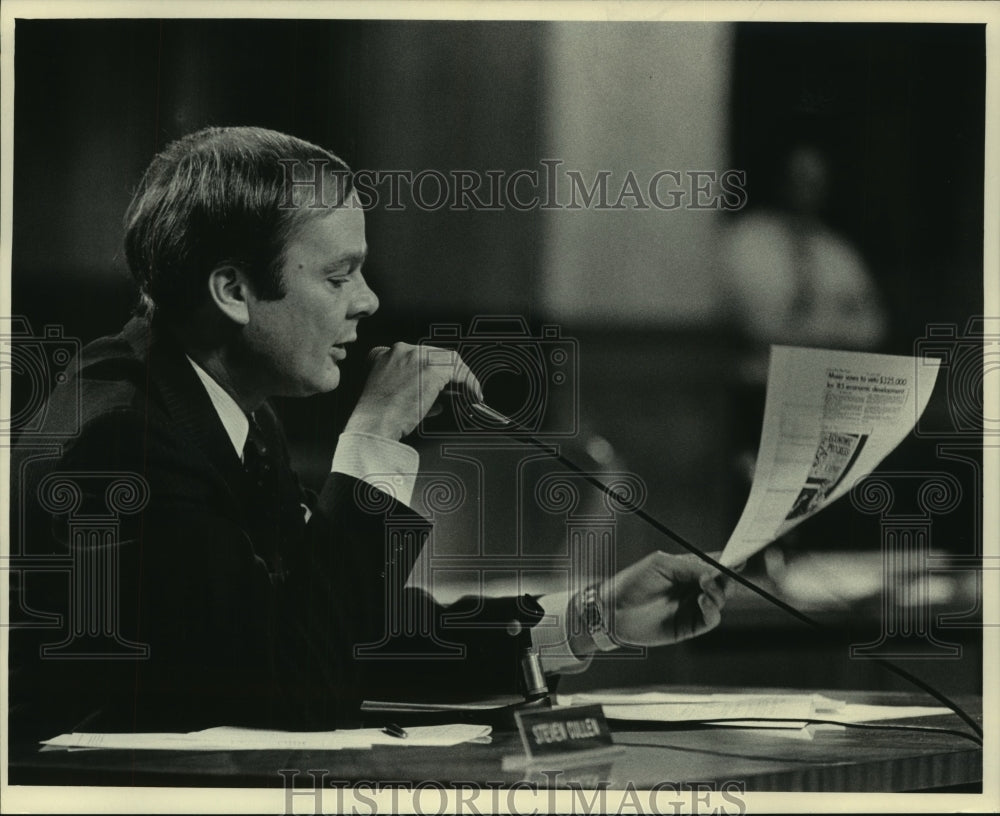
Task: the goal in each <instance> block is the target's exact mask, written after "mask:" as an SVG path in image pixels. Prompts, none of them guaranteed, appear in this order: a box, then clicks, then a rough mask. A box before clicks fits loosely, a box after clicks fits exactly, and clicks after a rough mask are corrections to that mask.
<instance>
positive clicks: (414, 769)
mask: <svg viewBox="0 0 1000 816" xmlns="http://www.w3.org/2000/svg"><path fill="white" fill-rule="evenodd" d="M668 690H673V691H697V692H700V693H711V692H713V691H736V690H737V689H732V688H730V689H723V688H706V687H701V688H698V689H692V688H690V687H685V688H682V689H681V688H676V687H672V688H670V689H668ZM739 691H746V692H755V691H758V692H761V693H768V692H774V691H775V690H774V689H739ZM784 691H785V692H793V690H791V689H784ZM815 691H817V690H815V689H813V690H809V691H803V692H800V693H812V692H815ZM821 693H823V694H826V695H827V696H831V697H835V698H838V699H844V700H847V701H849V702H858V703H872V704H889V705H893V704H894V705H935V704H936V703H934V702H933V701H931V700H929V699H928V698H927V697H926V696H923V695H918V694H912V693H906V692H878V693H873V692H845V691H837V690H832V691H831V690H823V691H822V692H821ZM958 702H959V704H960V705H962V707H963V708H964V709H965V710H966V711H967V712H968V713H969V714H970V715H972V716H973V717H975V718H976V719H977V721H978V722H980V723H981V722H982V701H981V698H978V697H970V696H964V697H962V698H960V699H959V700H958ZM891 722H893V723H897V724H921V725H929V726H938V727H946V728H952V729H956V730H968V727H967V726H965V725H964V724H963V723H962V722H961V721H960V720H959V718H958V717H957V716H939V717H928V718H920V719H914V720H893V721H891ZM611 726H612V730H613V732H614V739H615V743H616V745H618V746H620V749H621V750H620V753H618V754H617V755H615V756H613V757H611V758H608V759H606V760H604V761H601V762H598V763H595V764H593V765H590V766H583V767H582V768H576V769H557V768H549V767H546V766H545V765H544V764H543V765H540V766H537V767H535V768H530V767H529V768H516V767H510V760H509V759H508V761H507V763H506V764H505V762H504V758H505V757H508V758H510V757H517V756H518V755H520V754H521V747H520V742H519V739H518V737H517V734H516V732H512V731H495V732H494V738H493V742H492V744H490V745H477V744H464V745H460V746H456V747H453V748H407V747H405V746H400V747H395V746H391V747H390V746H376V747H375V748H373V749H372V750H368V751H347V750H345V751H233V752H175V751H85V752H74V753H66V752H55V751H50V752H37V751H34V750H28V751H21V752H16V753H15V754H14V755H12V756H11V759H10V763H9V765H8V768H9V781H10V784H12V785H115V786H148V785H152V786H196V787H264V788H287V787H288V786H289V785H290V784H294V785H295V786H298V787H302V788H307V789H308V788H312V787H313V786H314V784H315V780H316V775H314V774H311V773H308V771H326V772H327V773H326V774H325V775H324V774H319V777H320V779H321V783H322V786H324V787H326V788H333V787H336V786H338V785H343V784H348V783H358V782H373V781H376V780H382V781H385V780H394V781H408V782H410V783H416V782H433V783H437V784H440V785H442V786H445V787H448V786H454V785H457V784H459V783H461V784H466V783H473V782H474V783H478V784H483V785H489V786H507V785H514V784H516V783H518V782H522V781H524V780H532V781H534V782H537V783H539V784H540V785H541V786H542V787H550V786H555V787H569V788H572V787H573V786H574V785H579V786H581V787H583V788H584V789H591V788H594V787H597V786H598V785H599V783H607V784H608V787H609V788H610V789H611V790H619V789H623V788H626V787H628V786H631V787H632V788H635V789H637V790H648V789H650V788H653V787H654V786H656V785H661V786H664V785H666V786H674V787H677V786H683V785H684V784H693V783H707V784H711V785H714V786H716V789H718V788H719V787H720V786H722V785H724V784H726V783H733V784H735V785H741V786H743V787H742V789H743V790H746V791H749V792H755V791H815V792H849V791H876V792H889V791H930V790H941V789H949V788H950V789H961V790H962V791H963V792H975V791H976V785H977V783H981V781H982V778H983V762H982V749H981V748H980V747H979V746H977V745H975V744H974V743H972V742H970V741H968V740H966V739H963V738H961V737H959V736H955V735H951V734H940V733H928V732H921V731H910V732H904V731H891V730H870V729H865V730H861V729H853V728H847V729H844V730H831V731H827V730H818V731H816V732H815V734H814V736H813V738H812V739H811V740H808V741H807V740H800V739H792V738H789V737H787V736H781V735H779V734H776V733H773V734H772V733H766V732H762V731H761V730H760V729H754V730H752V731H746V730H742V729H735V728H719V727H691V726H685V727H680V728H673V727H672V728H664V727H662V725H636V724H623V723H615V722H612V723H611ZM282 770H285V771H286V773H285V774H281V773H279V771H282ZM293 771H298V772H299V773H298V774H294V773H293ZM299 795H301V794H299ZM665 795H666V794H665ZM327 807H328V808H329V807H332V802H331V803H330V804H329V805H327Z"/></svg>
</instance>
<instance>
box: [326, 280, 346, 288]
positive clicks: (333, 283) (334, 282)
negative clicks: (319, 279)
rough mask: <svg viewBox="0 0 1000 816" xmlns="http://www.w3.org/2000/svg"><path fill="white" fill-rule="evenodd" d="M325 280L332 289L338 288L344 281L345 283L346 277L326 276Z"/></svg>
mask: <svg viewBox="0 0 1000 816" xmlns="http://www.w3.org/2000/svg"><path fill="white" fill-rule="evenodd" d="M326 282H327V283H329V284H330V286H332V287H333V288H334V289H340V288H341V287H342V286H343V285H344V284H345V283H347V278H327V279H326Z"/></svg>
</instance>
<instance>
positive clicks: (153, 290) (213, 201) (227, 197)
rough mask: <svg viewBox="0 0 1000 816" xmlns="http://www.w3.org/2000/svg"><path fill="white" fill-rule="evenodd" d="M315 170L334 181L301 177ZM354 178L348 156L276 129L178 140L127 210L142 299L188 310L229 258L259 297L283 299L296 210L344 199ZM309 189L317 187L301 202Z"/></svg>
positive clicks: (220, 131)
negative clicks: (283, 273) (318, 181)
mask: <svg viewBox="0 0 1000 816" xmlns="http://www.w3.org/2000/svg"><path fill="white" fill-rule="evenodd" d="M320 174H321V175H320ZM313 178H321V179H322V184H323V186H324V187H325V188H326V189H325V190H324V189H323V187H317V186H314V185H313V184H311V183H308V184H306V183H303V180H304V179H305V180H309V181H311V180H312V179H313ZM292 180H295V181H296V183H295V184H292V183H291V182H292ZM352 186H353V185H352V177H351V172H350V168H348V166H347V165H346V164H345V163H344V161H343V160H342V159H340V158H338V157H337V156H335V155H334V154H333V153H330V152H329V151H328V150H324V149H323V148H321V147H317V146H316V145H314V144H310V143H309V142H306V141H304V140H302V139H298V138H296V137H294V136H287V135H285V134H283V133H278V132H276V131H273V130H265V129H263V128H256V127H226V128H206V129H204V130H199V131H197V132H196V133H191V134H188V135H187V136H184V137H183V138H181V139H178V140H177V141H175V142H172V143H171V144H169V145H168V146H167V147H166V148H165V149H164V150H163V152H161V153H160V154H159V155H157V156H156V158H154V159H153V161H152V163H151V164H150V166H149V168H148V169H147V170H146V172H145V174H144V175H143V177H142V181H141V182H140V183H139V187H138V189H137V190H136V192H135V195H134V196H133V198H132V203H131V204H130V205H129V208H128V211H127V212H126V214H125V257H126V259H127V261H128V266H129V269H130V270H131V272H132V276H133V277H134V278H135V280H136V282H137V283H138V284H139V289H140V297H141V306H143V307H145V310H146V311H147V312H148V313H151V312H152V311H153V309H155V310H156V311H158V312H160V313H162V314H163V315H164V316H169V317H171V318H183V317H184V316H185V315H187V314H189V313H190V312H191V311H192V310H193V309H194V308H195V307H196V306H197V305H198V304H199V303H200V302H201V299H202V298H203V297H205V295H206V288H205V281H206V280H207V279H208V275H209V273H210V272H211V271H212V270H213V269H215V268H217V267H219V266H221V265H224V264H232V265H233V266H237V267H239V268H240V269H242V270H244V271H245V272H246V274H247V275H248V276H249V278H250V280H251V282H252V284H253V286H254V289H255V293H256V294H257V296H258V297H261V298H264V299H269V300H278V299H280V298H281V297H282V296H283V295H284V288H283V285H282V280H281V267H282V264H283V262H284V245H285V242H286V240H287V238H288V235H289V233H290V231H291V228H292V225H293V223H294V219H295V217H296V215H297V214H298V213H301V212H306V213H309V212H317V213H318V212H322V211H323V209H324V208H326V210H327V211H329V208H331V207H334V206H339V205H340V204H342V203H343V202H344V201H346V200H347V197H348V195H349V194H350V191H351V189H352ZM302 193H312V196H311V197H310V198H309V199H308V200H307V201H306V202H303V201H302V198H303V196H302Z"/></svg>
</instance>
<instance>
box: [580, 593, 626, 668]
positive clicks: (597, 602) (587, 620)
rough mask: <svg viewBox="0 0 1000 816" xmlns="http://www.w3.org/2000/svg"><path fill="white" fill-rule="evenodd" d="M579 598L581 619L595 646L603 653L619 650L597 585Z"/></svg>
mask: <svg viewBox="0 0 1000 816" xmlns="http://www.w3.org/2000/svg"><path fill="white" fill-rule="evenodd" d="M578 597H579V604H580V619H581V620H582V621H583V625H584V626H585V627H586V628H587V633H588V634H589V635H590V637H591V639H592V640H593V641H594V645H595V646H596V647H597V648H598V649H599V650H600V651H602V652H610V651H611V650H612V649H617V648H618V644H617V643H615V642H614V641H613V640H612V639H611V633H610V632H609V631H608V624H607V619H606V618H605V616H604V604H603V603H601V596H600V593H599V592H598V591H597V584H591V585H590V586H589V587H587V588H586V589H585V590H583V592H581V593H580V595H579V596H578Z"/></svg>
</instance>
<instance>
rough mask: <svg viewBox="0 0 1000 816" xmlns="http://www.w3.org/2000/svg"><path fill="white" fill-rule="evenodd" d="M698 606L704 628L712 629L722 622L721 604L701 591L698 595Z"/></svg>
mask: <svg viewBox="0 0 1000 816" xmlns="http://www.w3.org/2000/svg"><path fill="white" fill-rule="evenodd" d="M698 608H699V609H701V616H702V618H703V619H704V621H705V629H706V630H707V629H714V628H715V627H716V626H718V625H719V624H720V623H721V622H722V609H721V604H718V603H716V601H715V600H714V599H713V598H712V597H711V596H709V595H708V594H707V593H703V594H701V595H699V596H698Z"/></svg>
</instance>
